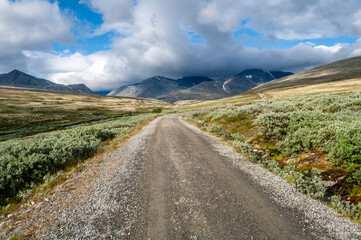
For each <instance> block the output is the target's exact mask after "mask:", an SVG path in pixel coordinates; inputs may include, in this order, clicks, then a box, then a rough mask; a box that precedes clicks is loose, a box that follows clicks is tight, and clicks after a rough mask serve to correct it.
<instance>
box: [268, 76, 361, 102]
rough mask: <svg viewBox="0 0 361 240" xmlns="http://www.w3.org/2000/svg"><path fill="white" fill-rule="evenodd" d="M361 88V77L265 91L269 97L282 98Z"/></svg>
mask: <svg viewBox="0 0 361 240" xmlns="http://www.w3.org/2000/svg"><path fill="white" fill-rule="evenodd" d="M358 89H361V78H355V79H349V80H344V81H338V82H330V83H322V84H315V85H309V86H299V87H293V88H286V89H279V90H270V91H266V92H264V95H266V96H267V97H269V98H282V97H288V96H296V95H303V94H311V93H322V92H344V91H352V90H358Z"/></svg>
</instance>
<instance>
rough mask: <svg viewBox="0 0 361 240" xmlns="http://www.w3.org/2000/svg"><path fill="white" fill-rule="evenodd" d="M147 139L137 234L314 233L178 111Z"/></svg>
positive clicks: (208, 236) (301, 235)
mask: <svg viewBox="0 0 361 240" xmlns="http://www.w3.org/2000/svg"><path fill="white" fill-rule="evenodd" d="M148 144H149V145H150V146H149V147H147V149H149V151H148V152H147V155H146V158H147V167H146V170H145V175H144V182H145V183H147V184H146V185H145V186H144V190H143V191H144V192H143V193H142V194H143V196H144V199H146V201H145V203H146V204H145V205H144V210H145V211H144V213H143V214H142V216H141V217H142V218H143V220H142V223H143V225H142V226H141V227H136V228H135V232H134V233H133V234H132V235H133V237H135V238H136V239H312V237H311V235H310V232H308V231H307V230H306V228H307V227H306V226H303V225H302V224H300V223H299V220H298V219H297V218H295V217H296V216H294V215H293V214H290V213H289V211H288V210H287V209H282V208H280V207H279V206H277V205H276V204H274V203H273V201H272V199H271V198H269V197H268V196H267V195H266V194H265V193H264V191H263V190H262V188H261V187H260V186H258V185H257V184H254V183H253V182H251V181H250V180H249V179H248V178H247V175H245V174H244V173H242V172H241V171H240V170H239V169H236V168H235V167H233V166H232V164H231V163H230V162H227V161H226V160H225V157H224V156H223V155H221V154H219V152H218V151H217V150H215V149H214V147H213V146H212V144H211V143H210V142H209V140H208V139H207V138H205V136H203V135H202V134H199V133H197V132H195V131H194V130H193V129H192V128H189V127H187V126H186V125H184V124H183V123H182V122H181V120H180V119H179V118H178V117H176V116H172V117H165V118H163V119H161V120H160V121H158V123H157V127H156V129H155V133H154V134H153V135H152V136H151V140H150V141H149V143H148Z"/></svg>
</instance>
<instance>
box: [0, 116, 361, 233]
mask: <svg viewBox="0 0 361 240" xmlns="http://www.w3.org/2000/svg"><path fill="white" fill-rule="evenodd" d="M15 223H16V224H15ZM9 226H12V228H13V229H12V232H18V233H21V234H22V235H24V236H26V233H27V231H30V230H29V229H32V232H34V233H35V236H36V237H37V238H39V239H361V232H360V226H359V225H357V224H355V223H352V222H351V221H349V220H348V219H344V218H340V217H337V213H336V212H335V211H333V210H332V209H330V208H328V207H327V206H325V205H323V204H322V203H320V202H318V201H316V200H313V199H310V198H308V197H306V196H304V195H302V194H300V193H299V192H297V190H296V189H295V188H294V187H293V186H292V185H290V184H289V183H288V182H286V181H285V180H283V179H281V178H279V177H278V176H276V175H274V174H272V173H270V172H268V171H267V170H265V169H263V168H262V167H260V166H258V165H256V164H254V163H252V162H250V161H248V160H246V159H245V158H244V157H243V156H242V155H240V154H238V153H236V152H235V151H234V149H233V148H231V147H230V146H228V145H227V144H226V143H224V142H221V141H219V139H217V138H216V137H214V136H211V135H209V134H207V133H204V132H201V131H200V130H199V129H198V128H196V127H194V126H192V125H189V124H188V123H185V122H184V121H182V120H181V119H180V115H176V114H175V115H167V116H164V117H160V118H157V119H155V120H153V121H152V122H151V123H150V124H149V125H147V126H146V127H145V128H144V129H143V131H142V132H141V133H139V134H137V135H135V136H133V137H131V138H130V139H129V140H128V141H127V143H126V144H125V145H124V146H123V147H121V148H119V149H117V150H116V151H114V152H112V153H110V154H108V155H105V156H104V157H103V158H102V159H99V160H98V161H95V162H94V164H91V165H90V166H88V167H87V169H85V170H84V171H83V172H82V173H81V174H79V175H78V176H76V177H74V178H73V179H69V180H68V181H66V182H65V183H64V184H62V185H61V186H59V187H57V188H56V189H55V191H54V192H53V193H52V194H51V196H48V197H46V198H44V199H39V201H37V202H36V203H34V204H33V205H31V204H30V205H29V206H27V208H26V209H23V210H21V211H19V212H18V213H17V214H15V215H14V216H11V217H9V218H8V219H7V220H6V221H5V222H3V223H2V226H1V227H6V229H9V228H8V227H9ZM4 229H5V228H4ZM1 236H2V235H1V234H0V237H1Z"/></svg>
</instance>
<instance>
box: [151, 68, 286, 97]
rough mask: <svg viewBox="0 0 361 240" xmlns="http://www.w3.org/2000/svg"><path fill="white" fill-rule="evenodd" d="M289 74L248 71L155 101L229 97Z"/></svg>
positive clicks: (256, 70) (205, 82) (204, 83)
mask: <svg viewBox="0 0 361 240" xmlns="http://www.w3.org/2000/svg"><path fill="white" fill-rule="evenodd" d="M290 74H292V73H289V72H280V71H270V72H269V71H264V70H261V69H248V70H244V71H242V72H240V73H239V74H237V75H233V76H230V77H225V78H221V79H217V80H214V81H204V82H202V83H200V84H198V85H195V86H194V87H191V88H188V89H186V90H180V91H176V92H172V93H170V94H166V95H162V96H159V97H157V99H160V100H163V101H168V102H176V101H180V100H193V99H197V100H210V99H217V98H223V97H229V96H234V95H237V94H240V93H242V92H245V91H247V90H249V89H252V88H254V87H256V86H258V85H260V84H263V83H265V82H268V81H271V80H274V79H276V78H277V77H283V76H288V75H290Z"/></svg>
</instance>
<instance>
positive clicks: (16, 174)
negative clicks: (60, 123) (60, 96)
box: [0, 114, 153, 204]
mask: <svg viewBox="0 0 361 240" xmlns="http://www.w3.org/2000/svg"><path fill="white" fill-rule="evenodd" d="M151 116H153V115H147V114H144V115H138V116H132V117H122V118H120V119H118V120H113V121H109V122H102V123H97V124H93V125H91V126H79V127H74V128H72V129H67V130H62V131H56V132H50V133H45V134H39V135H36V136H34V137H32V138H30V139H17V140H9V141H5V142H1V143H0V198H1V199H0V204H4V203H5V202H6V201H5V199H6V198H8V197H12V196H14V195H16V194H17V193H18V192H19V191H23V192H24V191H26V189H27V188H29V187H30V186H31V185H32V184H33V183H37V182H41V181H42V180H43V178H44V176H45V175H47V174H49V173H56V172H57V171H59V170H62V169H64V168H65V167H66V166H68V165H71V164H76V163H78V162H79V161H81V160H84V159H86V158H89V157H91V156H93V155H94V154H95V153H96V151H97V149H98V148H99V146H100V144H101V142H102V141H105V140H107V139H111V138H114V137H115V136H116V135H118V134H122V133H124V132H126V131H129V130H130V129H131V128H132V127H134V126H135V125H136V124H137V123H138V122H139V121H141V120H144V119H147V118H150V117H151Z"/></svg>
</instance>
